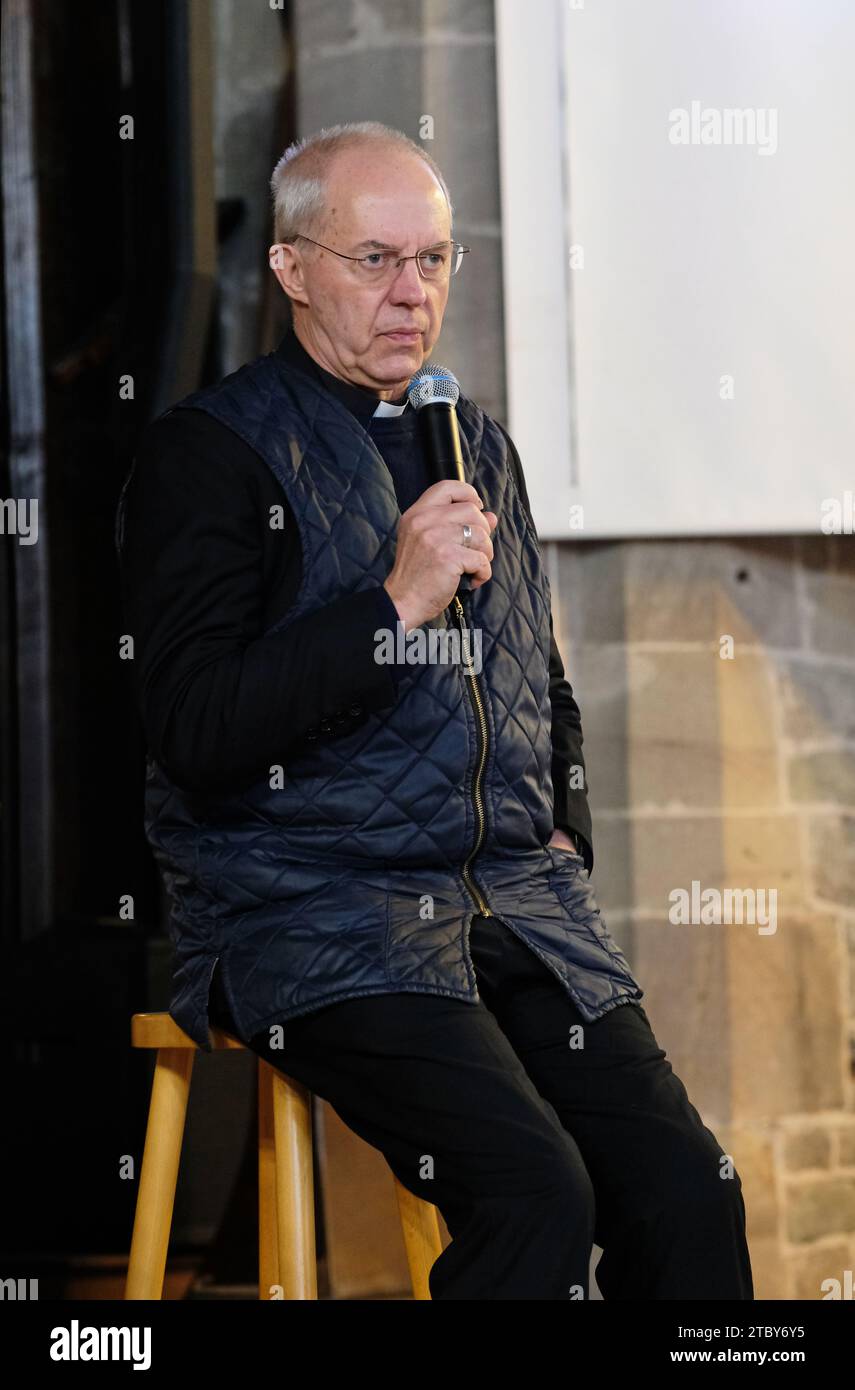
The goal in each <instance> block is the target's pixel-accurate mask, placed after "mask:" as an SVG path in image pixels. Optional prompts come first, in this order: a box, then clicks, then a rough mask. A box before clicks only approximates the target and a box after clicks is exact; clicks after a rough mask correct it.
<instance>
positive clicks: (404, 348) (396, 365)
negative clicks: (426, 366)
mask: <svg viewBox="0 0 855 1390" xmlns="http://www.w3.org/2000/svg"><path fill="white" fill-rule="evenodd" d="M380 343H381V346H380V351H379V352H378V353H377V354H376V355H375V360H376V363H377V377H378V379H379V380H382V381H383V382H385V383H387V384H388V386H389V387H390V388H391V387H394V386H398V385H399V384H400V383H401V382H403V383H404V384H405V385H406V383H407V382H408V381H409V380H410V377H411V376H413V374H414V373H415V372H417V371H418V370H419V368H420V367H421V365H422V363H423V362H424V360H425V358H426V357H427V352H426V351H425V345H424V339H423V338H417V339H415V340H414V341H413V342H412V343H401V342H395V340H394V339H393V338H389V337H387V336H386V335H385V334H383V335H382V336H381V340H380ZM401 389H402V390H403V387H402V388H401Z"/></svg>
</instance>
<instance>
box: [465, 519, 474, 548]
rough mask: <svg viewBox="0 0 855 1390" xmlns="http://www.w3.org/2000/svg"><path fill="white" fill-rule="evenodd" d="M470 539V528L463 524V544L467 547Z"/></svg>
mask: <svg viewBox="0 0 855 1390" xmlns="http://www.w3.org/2000/svg"><path fill="white" fill-rule="evenodd" d="M471 539H472V527H471V526H467V525H466V523H465V522H464V523H463V544H464V545H468V544H469V542H470V541H471Z"/></svg>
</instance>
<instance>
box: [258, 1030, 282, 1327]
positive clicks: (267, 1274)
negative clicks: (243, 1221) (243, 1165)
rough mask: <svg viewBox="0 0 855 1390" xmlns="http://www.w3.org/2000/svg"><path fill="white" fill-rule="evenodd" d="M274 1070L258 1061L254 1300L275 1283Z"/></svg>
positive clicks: (265, 1296) (267, 1295)
mask: <svg viewBox="0 0 855 1390" xmlns="http://www.w3.org/2000/svg"><path fill="white" fill-rule="evenodd" d="M273 1077H274V1069H273V1067H271V1066H270V1065H269V1063H267V1062H265V1061H264V1059H263V1058H261V1057H259V1059H258V1297H259V1298H260V1299H268V1298H271V1297H272V1293H271V1290H273V1289H274V1288H275V1286H276V1285H278V1283H279V1225H278V1221H277V1216H276V1146H275V1143H274V1138H273Z"/></svg>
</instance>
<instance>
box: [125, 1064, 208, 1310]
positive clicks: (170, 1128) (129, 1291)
mask: <svg viewBox="0 0 855 1390" xmlns="http://www.w3.org/2000/svg"><path fill="white" fill-rule="evenodd" d="M195 1055H196V1054H195V1052H194V1050H193V1048H190V1047H162V1048H159V1049H158V1053H157V1061H156V1063H155V1068H154V1081H153V1083H152V1088H151V1103H150V1105H149V1109H148V1123H147V1125H146V1132H145V1149H144V1151H143V1161H142V1169H141V1172H140V1185H139V1191H138V1193H137V1205H136V1212H135V1214H134V1233H133V1237H132V1239H131V1254H130V1259H129V1260H128V1279H127V1283H126V1285H125V1298H126V1299H160V1298H162V1297H163V1278H164V1274H165V1273H166V1254H167V1250H168V1248H169V1232H170V1229H171V1227H172V1209H173V1206H174V1203H175V1185H176V1183H177V1181H178V1161H179V1159H180V1157H181V1143H182V1140H183V1138H184V1120H185V1117H186V1114H187V1097H188V1095H189V1094H190V1077H191V1075H192V1072H193V1059H194V1057H195Z"/></svg>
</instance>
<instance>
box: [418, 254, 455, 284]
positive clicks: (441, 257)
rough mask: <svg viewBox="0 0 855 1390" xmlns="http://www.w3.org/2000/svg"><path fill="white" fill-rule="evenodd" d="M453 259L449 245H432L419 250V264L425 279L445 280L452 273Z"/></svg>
mask: <svg viewBox="0 0 855 1390" xmlns="http://www.w3.org/2000/svg"><path fill="white" fill-rule="evenodd" d="M453 260H454V253H453V248H452V247H451V246H433V247H431V249H430V250H429V251H420V252H419V266H420V267H421V272H422V275H423V276H424V277H425V279H426V280H445V279H447V278H448V276H449V275H450V274H451V273H452V269H451V267H452V263H453Z"/></svg>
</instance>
